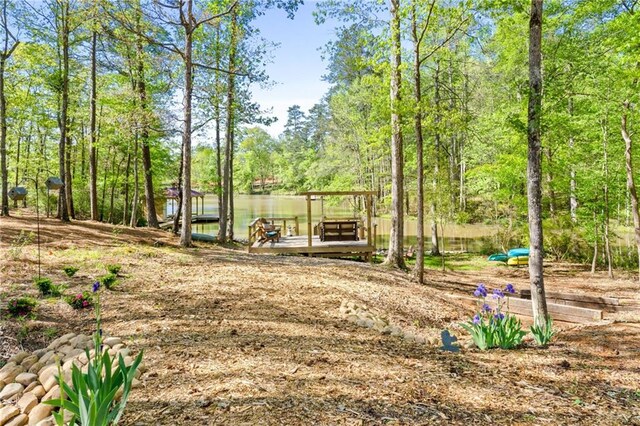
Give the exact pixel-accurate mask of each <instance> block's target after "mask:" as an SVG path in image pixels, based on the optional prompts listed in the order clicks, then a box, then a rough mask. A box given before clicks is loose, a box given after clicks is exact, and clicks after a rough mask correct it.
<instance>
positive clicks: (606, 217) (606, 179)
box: [602, 120, 613, 278]
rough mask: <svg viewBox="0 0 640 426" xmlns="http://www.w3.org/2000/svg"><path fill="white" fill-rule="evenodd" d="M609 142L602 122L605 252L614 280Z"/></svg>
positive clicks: (605, 127)
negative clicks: (611, 242)
mask: <svg viewBox="0 0 640 426" xmlns="http://www.w3.org/2000/svg"><path fill="white" fill-rule="evenodd" d="M608 142H609V134H608V129H607V122H606V121H605V120H603V122H602V152H603V168H604V187H603V188H602V191H603V193H604V251H605V253H606V257H607V272H608V275H609V278H613V265H612V260H611V245H610V243H609V219H610V213H609V155H608V149H607V145H608Z"/></svg>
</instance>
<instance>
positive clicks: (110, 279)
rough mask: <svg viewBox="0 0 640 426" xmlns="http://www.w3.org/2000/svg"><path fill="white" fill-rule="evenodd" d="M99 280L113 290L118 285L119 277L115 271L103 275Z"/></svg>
mask: <svg viewBox="0 0 640 426" xmlns="http://www.w3.org/2000/svg"><path fill="white" fill-rule="evenodd" d="M98 281H99V282H100V284H101V285H103V286H104V287H105V288H107V289H109V290H113V289H114V288H115V287H116V286H117V285H118V278H117V277H116V275H115V274H113V273H109V274H107V275H103V276H101V277H100V278H99V279H98Z"/></svg>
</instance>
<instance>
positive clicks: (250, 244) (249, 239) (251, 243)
mask: <svg viewBox="0 0 640 426" xmlns="http://www.w3.org/2000/svg"><path fill="white" fill-rule="evenodd" d="M252 230H253V228H252V227H251V225H249V238H248V241H249V253H251V246H252V245H253V241H251V234H252V232H251V231H252Z"/></svg>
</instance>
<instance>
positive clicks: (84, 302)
mask: <svg viewBox="0 0 640 426" xmlns="http://www.w3.org/2000/svg"><path fill="white" fill-rule="evenodd" d="M64 300H65V301H66V302H67V303H68V304H69V305H71V307H72V308H73V309H85V308H91V307H92V306H93V296H92V294H91V292H89V291H83V292H82V293H78V294H76V295H75V296H67V297H65V298H64Z"/></svg>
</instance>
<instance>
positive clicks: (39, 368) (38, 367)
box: [29, 361, 44, 374]
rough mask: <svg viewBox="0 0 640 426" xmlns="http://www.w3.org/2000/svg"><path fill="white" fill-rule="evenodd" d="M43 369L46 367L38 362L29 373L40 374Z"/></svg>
mask: <svg viewBox="0 0 640 426" xmlns="http://www.w3.org/2000/svg"><path fill="white" fill-rule="evenodd" d="M42 367H44V364H43V363H41V362H40V361H38V362H36V363H35V364H33V365H32V366H31V367H30V368H29V373H33V374H38V372H39V371H40V370H42Z"/></svg>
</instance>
